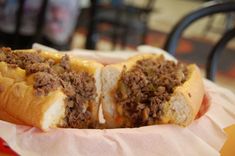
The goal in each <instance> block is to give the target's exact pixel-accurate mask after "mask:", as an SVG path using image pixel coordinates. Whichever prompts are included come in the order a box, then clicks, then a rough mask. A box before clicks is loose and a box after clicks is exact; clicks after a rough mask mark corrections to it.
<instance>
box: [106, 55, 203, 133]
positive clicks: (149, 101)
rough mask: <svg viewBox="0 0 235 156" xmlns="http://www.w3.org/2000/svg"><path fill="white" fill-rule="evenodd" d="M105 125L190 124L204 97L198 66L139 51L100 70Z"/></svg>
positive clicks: (111, 126)
mask: <svg viewBox="0 0 235 156" xmlns="http://www.w3.org/2000/svg"><path fill="white" fill-rule="evenodd" d="M102 82H103V86H102V94H103V95H102V108H103V113H104V118H105V120H106V126H107V127H109V128H115V127H139V126H145V125H154V124H164V123H174V124H178V125H181V126H187V125H189V124H190V123H191V122H192V121H193V120H194V119H195V116H196V115H197V113H198V111H199V108H200V105H201V102H202V100H203V96H204V87H203V81H202V77H201V75H200V71H199V68H198V67H197V66H196V65H194V64H191V65H185V64H182V63H177V62H176V61H174V60H166V59H165V58H164V56H163V55H157V54H142V55H137V56H134V57H132V58H130V59H128V60H127V61H125V62H122V63H119V64H111V65H107V66H105V67H104V69H103V70H102Z"/></svg>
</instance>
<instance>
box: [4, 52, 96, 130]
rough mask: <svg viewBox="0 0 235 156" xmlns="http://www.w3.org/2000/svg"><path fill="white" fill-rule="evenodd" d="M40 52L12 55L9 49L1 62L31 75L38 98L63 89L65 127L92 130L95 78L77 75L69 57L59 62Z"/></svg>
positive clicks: (88, 75)
mask: <svg viewBox="0 0 235 156" xmlns="http://www.w3.org/2000/svg"><path fill="white" fill-rule="evenodd" d="M39 53H40V52H35V53H25V52H12V51H11V49H9V48H3V49H2V50H1V51H0V61H3V62H6V63H7V64H8V66H9V67H11V68H16V67H19V68H21V69H24V70H25V71H26V75H27V77H30V76H32V77H33V79H34V81H33V87H34V89H35V95H36V96H47V95H48V94H49V93H50V92H51V91H55V90H57V89H62V91H63V92H64V94H65V95H67V98H66V99H65V104H66V112H65V118H64V121H63V123H62V125H61V126H62V127H70V128H93V127H94V125H95V123H93V122H92V119H91V118H92V115H91V112H92V107H91V106H90V103H91V102H94V101H95V98H96V96H97V95H96V86H95V79H94V77H93V76H92V75H91V74H89V73H87V72H75V71H73V70H72V69H71V67H70V59H69V57H68V56H67V55H65V56H63V57H62V58H61V60H60V61H58V62H56V61H54V60H52V59H46V58H44V57H42V56H41V55H40V54H39Z"/></svg>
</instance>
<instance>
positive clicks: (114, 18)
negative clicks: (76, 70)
mask: <svg viewBox="0 0 235 156" xmlns="http://www.w3.org/2000/svg"><path fill="white" fill-rule="evenodd" d="M91 2H92V3H91V21H90V24H89V28H88V35H87V41H86V48H87V49H95V46H96V43H97V41H98V38H99V37H98V36H99V35H100V34H106V35H109V36H111V42H112V45H113V48H115V46H116V44H117V41H118V40H120V42H121V47H122V48H124V47H125V46H126V44H127V40H128V37H130V36H133V34H134V35H136V34H138V35H139V36H140V43H141V44H142V43H145V39H146V34H147V31H148V28H147V22H148V18H149V14H150V13H151V11H152V10H153V6H154V4H155V0H147V1H144V2H146V3H145V6H143V7H137V6H133V4H132V2H133V1H130V0H129V1H122V0H116V1H114V2H115V3H113V4H108V5H107V4H105V5H102V3H101V4H100V3H97V1H96V0H91ZM127 2H128V3H127ZM104 23H105V24H108V25H110V27H111V28H112V30H111V31H106V32H101V31H100V30H99V29H98V26H99V25H100V24H104Z"/></svg>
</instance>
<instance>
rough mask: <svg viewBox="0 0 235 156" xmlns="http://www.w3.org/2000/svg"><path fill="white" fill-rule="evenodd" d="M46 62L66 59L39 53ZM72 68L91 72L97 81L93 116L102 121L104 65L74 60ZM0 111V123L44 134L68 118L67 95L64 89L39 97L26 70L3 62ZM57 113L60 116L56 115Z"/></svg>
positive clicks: (56, 54)
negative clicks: (66, 109)
mask: <svg viewBox="0 0 235 156" xmlns="http://www.w3.org/2000/svg"><path fill="white" fill-rule="evenodd" d="M35 51H36V50H18V51H15V52H25V53H33V52H35ZM39 54H40V55H41V56H42V57H44V58H50V59H53V60H54V61H59V60H60V59H61V57H62V56H63V55H61V54H59V53H48V52H40V53H39ZM70 65H71V68H72V70H73V71H76V72H82V71H85V72H88V73H89V74H91V75H93V76H94V78H95V83H96V89H97V97H96V100H95V102H93V103H90V104H89V105H90V106H91V108H92V109H91V110H92V112H91V115H92V118H93V119H94V120H97V121H98V108H99V96H100V90H101V82H100V81H101V80H100V73H101V69H102V67H103V65H102V64H99V63H96V62H95V61H89V60H83V59H75V58H71V61H70ZM0 89H1V90H0V101H1V102H0V110H1V111H2V112H4V114H2V115H1V116H0V119H2V120H6V121H11V122H13V123H17V124H18V123H24V124H26V125H31V126H35V127H38V128H41V129H43V130H48V129H49V128H51V127H57V126H59V125H60V123H61V120H62V119H63V118H64V116H65V107H66V106H65V103H64V99H65V98H66V95H65V94H64V93H63V92H62V90H61V89H57V90H56V91H51V92H50V93H49V94H48V95H46V96H35V90H34V89H33V83H32V80H31V79H30V78H29V76H27V75H26V72H25V70H23V69H21V68H19V67H16V68H11V67H8V64H7V63H5V62H0ZM55 111H57V112H55Z"/></svg>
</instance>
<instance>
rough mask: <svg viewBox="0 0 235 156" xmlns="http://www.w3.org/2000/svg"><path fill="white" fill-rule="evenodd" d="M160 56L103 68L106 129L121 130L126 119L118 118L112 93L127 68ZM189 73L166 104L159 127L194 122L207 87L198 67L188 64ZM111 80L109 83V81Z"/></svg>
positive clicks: (144, 55) (144, 57) (133, 59)
mask: <svg viewBox="0 0 235 156" xmlns="http://www.w3.org/2000/svg"><path fill="white" fill-rule="evenodd" d="M159 56H160V55H156V54H142V55H137V56H134V57H132V58H129V59H128V60H127V61H125V62H122V63H119V64H111V65H108V66H106V67H104V69H103V72H102V80H103V89H102V93H103V94H104V95H106V96H103V99H102V106H103V112H104V117H105V119H106V124H107V127H110V128H114V127H119V126H120V125H122V122H125V121H124V120H125V117H124V116H120V115H118V113H117V104H116V103H115V100H114V98H113V97H114V94H113V92H114V91H115V89H116V87H117V84H118V80H119V78H120V76H121V73H122V70H123V68H124V66H125V68H126V69H127V71H128V70H130V69H131V68H132V67H133V66H134V65H135V64H136V62H137V61H138V60H142V59H147V58H157V57H159ZM188 71H189V78H188V79H187V80H186V82H184V83H183V85H181V86H178V87H177V88H176V89H175V90H174V93H173V94H172V96H171V98H170V100H169V101H168V102H166V103H165V104H163V105H164V106H165V107H164V108H163V113H162V116H161V117H160V120H159V121H156V124H158V123H175V124H178V125H182V126H187V125H189V124H190V123H191V122H192V121H193V120H194V118H195V116H196V114H197V112H198V110H199V107H200V105H201V102H202V99H203V95H204V87H203V82H202V76H201V74H200V71H199V69H198V67H197V66H196V65H189V66H188ZM108 80H109V82H107V81H108ZM179 101H180V102H179Z"/></svg>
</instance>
